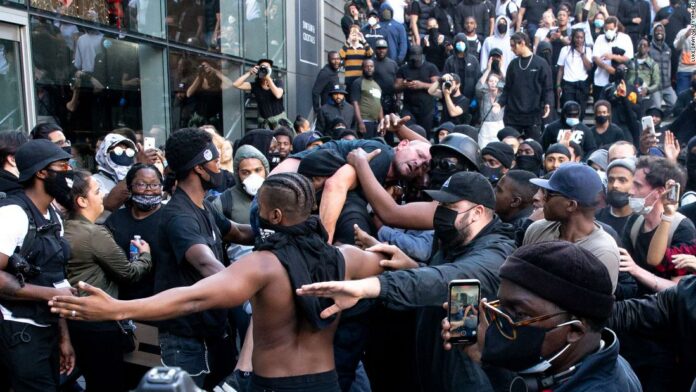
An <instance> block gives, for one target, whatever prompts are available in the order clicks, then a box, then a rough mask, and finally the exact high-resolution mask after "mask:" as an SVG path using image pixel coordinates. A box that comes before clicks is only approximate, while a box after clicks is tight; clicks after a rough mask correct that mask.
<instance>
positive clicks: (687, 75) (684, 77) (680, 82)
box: [677, 72, 691, 95]
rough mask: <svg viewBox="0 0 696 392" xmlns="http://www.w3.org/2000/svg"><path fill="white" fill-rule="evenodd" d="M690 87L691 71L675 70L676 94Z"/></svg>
mask: <svg viewBox="0 0 696 392" xmlns="http://www.w3.org/2000/svg"><path fill="white" fill-rule="evenodd" d="M690 87H691V72H677V95H679V94H681V93H682V91H685V90H688V89H689V88H690Z"/></svg>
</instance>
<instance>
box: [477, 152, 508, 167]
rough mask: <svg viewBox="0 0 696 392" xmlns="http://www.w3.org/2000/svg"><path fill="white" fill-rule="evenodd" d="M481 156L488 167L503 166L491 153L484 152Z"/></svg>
mask: <svg viewBox="0 0 696 392" xmlns="http://www.w3.org/2000/svg"><path fill="white" fill-rule="evenodd" d="M482 158H483V163H485V164H486V166H488V167H490V168H493V169H497V168H499V167H503V164H502V163H500V161H499V160H498V159H496V158H495V157H494V156H493V155H489V154H484V155H483V157H482Z"/></svg>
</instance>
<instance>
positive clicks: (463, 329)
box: [447, 279, 481, 344]
mask: <svg viewBox="0 0 696 392" xmlns="http://www.w3.org/2000/svg"><path fill="white" fill-rule="evenodd" d="M480 297H481V282H479V281H478V280H477V279H461V280H453V281H451V282H450V283H449V314H448V316H447V319H448V320H449V323H450V343H452V344H474V343H476V333H477V330H478V323H479V318H478V303H479V299H480Z"/></svg>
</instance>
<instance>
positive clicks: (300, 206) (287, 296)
mask: <svg viewBox="0 0 696 392" xmlns="http://www.w3.org/2000/svg"><path fill="white" fill-rule="evenodd" d="M314 203H315V198H314V189H313V188H312V185H311V183H310V182H309V180H307V179H306V178H305V177H303V176H301V175H298V174H295V173H283V174H277V175H273V176H270V177H268V178H267V179H266V181H265V182H264V184H263V185H262V186H261V188H260V190H259V216H260V218H261V222H262V224H261V228H262V241H261V242H260V245H257V250H256V251H255V252H253V253H251V254H249V255H248V256H245V257H243V258H241V259H240V260H239V261H237V262H235V263H234V264H232V265H231V266H229V267H227V269H225V270H224V271H222V272H219V273H217V274H215V275H212V276H210V277H208V278H206V279H203V280H201V281H199V282H198V283H196V284H194V285H192V286H188V287H178V288H175V289H171V290H167V291H164V292H161V293H159V294H157V295H155V296H152V297H149V298H143V299H138V300H133V301H120V300H116V299H113V298H111V297H109V296H108V295H107V294H106V293H104V292H103V291H102V290H100V289H97V288H95V287H92V286H89V285H87V284H85V283H80V289H81V290H83V291H85V292H87V293H88V294H90V296H88V297H81V298H74V299H71V298H69V297H63V296H61V297H55V298H54V299H53V300H52V301H50V302H49V305H50V306H51V310H52V312H54V313H59V314H60V315H61V316H63V317H66V318H70V319H73V320H126V319H136V320H165V319H169V318H173V317H178V316H181V315H185V314H191V313H195V312H200V311H202V310H205V309H212V308H231V307H235V306H239V305H240V304H242V303H244V301H246V300H247V299H251V303H252V306H253V309H254V313H253V315H252V320H253V323H254V329H253V336H254V348H253V354H252V363H253V367H254V374H253V375H252V379H251V388H252V390H255V389H254V388H262V389H277V388H278V387H280V386H281V385H282V387H283V388H284V389H283V390H288V387H294V388H295V390H298V391H305V390H310V389H311V390H313V391H339V390H340V389H339V386H338V377H337V375H336V372H335V370H334V355H333V338H334V332H335V330H336V327H337V325H338V319H337V318H333V319H329V320H323V319H322V318H320V316H319V314H320V312H321V310H322V309H323V308H324V307H326V305H329V304H330V301H329V302H328V303H324V302H321V301H313V302H307V301H305V299H304V298H298V297H296V295H295V294H294V289H296V288H299V287H300V286H301V285H302V284H303V283H302V282H314V281H324V280H332V279H338V280H341V279H356V278H362V277H366V276H371V275H375V274H378V273H381V272H382V268H381V267H380V266H379V261H380V260H381V259H382V258H384V256H383V255H382V254H380V253H371V252H363V251H361V250H359V249H358V248H355V247H352V246H342V247H340V248H335V247H332V246H330V245H328V244H327V243H326V239H327V234H326V231H325V230H324V229H323V226H321V224H320V223H319V221H318V219H317V218H316V217H314V216H310V213H311V210H312V207H313V206H314ZM298 254H299V257H298ZM293 256H295V257H293ZM322 301H323V300H322ZM298 306H299V309H298ZM291 358H294V360H288V359H291ZM281 377H282V380H278V378H281Z"/></svg>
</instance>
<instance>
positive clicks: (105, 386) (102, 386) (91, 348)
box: [68, 321, 126, 392]
mask: <svg viewBox="0 0 696 392" xmlns="http://www.w3.org/2000/svg"><path fill="white" fill-rule="evenodd" d="M68 327H69V329H70V340H71V341H72V345H73V349H74V350H75V359H76V364H77V367H78V368H79V369H80V371H81V372H82V375H83V376H84V378H85V383H86V384H87V392H97V391H99V392H101V391H105V392H123V391H126V385H125V383H124V381H125V365H124V363H123V347H122V343H121V342H122V340H121V339H122V332H121V330H120V329H118V326H117V325H116V322H115V321H111V322H101V323H89V322H84V321H70V322H69V323H68Z"/></svg>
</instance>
